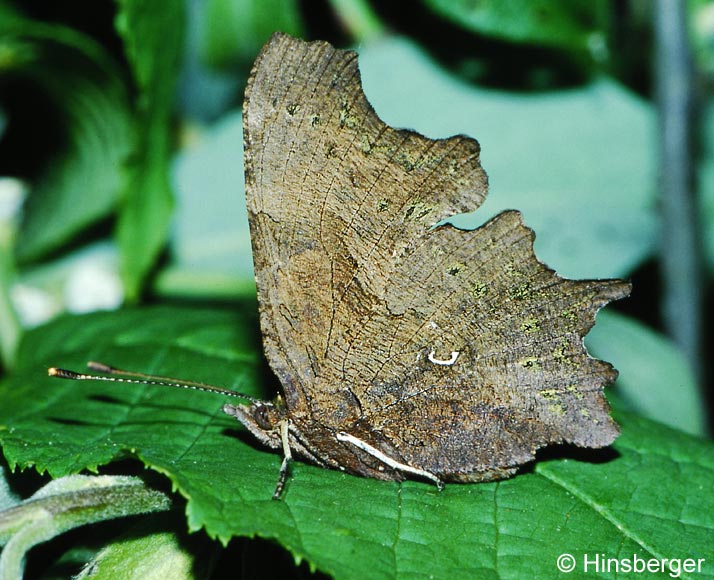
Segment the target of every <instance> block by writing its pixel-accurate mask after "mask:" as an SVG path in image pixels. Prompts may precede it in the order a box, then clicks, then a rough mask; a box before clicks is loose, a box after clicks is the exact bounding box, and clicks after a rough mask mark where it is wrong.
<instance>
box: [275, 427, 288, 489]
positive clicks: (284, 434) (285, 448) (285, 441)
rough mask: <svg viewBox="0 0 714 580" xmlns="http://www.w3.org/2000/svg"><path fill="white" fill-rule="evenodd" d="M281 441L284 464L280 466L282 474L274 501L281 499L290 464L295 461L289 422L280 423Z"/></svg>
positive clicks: (280, 474) (276, 487) (279, 477)
mask: <svg viewBox="0 0 714 580" xmlns="http://www.w3.org/2000/svg"><path fill="white" fill-rule="evenodd" d="M279 426H280V441H281V442H282V444H283V462H282V463H281V464H280V473H279V474H278V483H277V485H276V486H275V491H274V492H273V499H280V496H281V495H282V494H283V489H284V488H285V481H286V480H287V478H288V473H289V471H290V463H291V462H292V460H293V454H292V451H291V450H290V441H289V440H288V426H289V424H288V421H287V419H283V420H282V421H280V425H279Z"/></svg>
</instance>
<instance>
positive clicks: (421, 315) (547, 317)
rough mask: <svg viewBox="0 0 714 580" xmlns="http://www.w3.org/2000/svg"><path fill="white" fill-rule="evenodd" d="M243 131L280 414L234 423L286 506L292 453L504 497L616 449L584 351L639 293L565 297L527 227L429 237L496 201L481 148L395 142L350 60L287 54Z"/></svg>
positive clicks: (231, 409)
mask: <svg viewBox="0 0 714 580" xmlns="http://www.w3.org/2000/svg"><path fill="white" fill-rule="evenodd" d="M243 114H244V137H245V167H246V169H245V171H246V191H247V202H248V210H249V218H250V227H251V237H252V243H253V259H254V262H255V276H256V281H257V287H258V299H259V304H260V320H261V328H262V332H263V342H264V347H265V354H266V357H267V359H268V362H269V363H270V366H271V367H272V369H273V371H274V372H275V374H276V375H277V377H278V378H279V379H280V382H281V384H282V395H279V396H278V397H277V398H276V399H275V400H274V401H272V402H267V401H260V400H255V399H251V398H249V397H244V398H246V399H248V400H249V402H248V404H238V405H225V406H224V411H225V412H226V413H228V414H230V415H232V416H234V417H236V418H237V419H238V420H239V421H240V422H241V423H242V424H243V425H244V426H245V427H246V428H247V429H248V430H249V431H250V432H251V433H252V434H253V435H254V436H255V437H256V438H257V439H258V440H259V441H260V442H261V443H263V444H265V445H266V446H268V447H271V448H274V449H281V448H282V452H283V456H284V460H283V464H282V466H281V471H280V478H279V481H278V485H277V487H276V490H275V494H274V497H275V498H277V497H279V496H280V494H281V492H282V489H283V486H284V483H285V479H286V476H287V472H288V465H289V462H290V460H291V458H292V456H293V453H294V454H295V455H297V456H299V457H301V458H302V459H304V460H306V461H309V462H311V463H314V464H316V465H319V466H323V467H329V468H335V469H340V470H343V471H346V472H348V473H353V474H357V475H362V476H366V477H373V478H377V479H383V480H403V479H405V478H407V477H415V478H423V479H426V480H430V481H432V482H433V483H435V484H436V485H437V486H439V487H441V486H442V485H443V483H442V482H452V481H453V482H476V481H488V480H493V479H500V478H504V477H508V476H510V475H512V474H513V473H514V472H515V471H516V469H517V468H518V466H520V465H522V464H524V463H526V462H529V461H531V460H533V459H534V456H535V452H536V450H537V449H539V448H541V447H544V446H546V445H549V444H555V443H562V442H566V443H572V444H575V445H579V446H582V447H603V446H606V445H609V444H610V443H612V441H613V440H614V439H615V438H616V437H617V435H618V428H617V425H616V424H615V422H614V421H613V420H612V419H611V417H610V415H609V407H608V404H607V402H606V400H605V398H604V396H603V392H602V390H603V387H604V385H606V384H607V383H610V382H612V381H613V380H614V379H615V378H616V376H617V372H616V371H615V370H614V369H613V368H612V366H611V365H610V364H608V363H606V362H603V361H600V360H596V359H594V358H592V357H590V356H589V355H588V353H587V352H586V350H585V348H584V346H583V336H584V335H585V334H586V333H587V332H588V331H589V330H590V328H591V327H592V326H593V324H594V322H595V314H596V313H597V311H598V310H599V309H600V308H601V307H602V306H604V305H605V304H607V303H608V302H610V301H612V300H615V299H618V298H622V297H624V296H627V295H628V294H629V292H630V285H629V283H627V282H623V281H621V280H586V281H576V280H566V279H563V278H561V277H559V276H558V275H557V274H556V273H555V272H554V271H553V270H551V269H549V268H547V267H546V266H545V265H544V264H542V263H541V262H539V261H538V260H537V258H536V257H535V254H534V252H533V238H534V234H533V232H532V231H531V230H530V229H528V228H527V227H526V226H524V225H523V222H522V220H521V215H520V214H519V213H518V212H516V211H506V212H503V213H501V214H500V215H498V216H497V217H495V218H493V219H492V220H491V221H489V222H488V223H486V224H485V225H484V226H482V227H480V228H478V229H476V230H474V231H463V230H458V229H456V228H454V227H452V226H450V225H448V224H445V225H436V224H441V221H442V220H443V219H444V218H448V217H449V216H451V215H454V214H457V213H462V212H466V211H473V210H474V209H476V208H477V207H478V206H479V205H480V204H481V203H482V202H483V201H484V199H485V197H486V192H487V177H486V174H485V172H484V171H483V169H482V168H481V165H480V163H479V151H480V147H479V144H478V143H477V142H476V141H475V140H473V139H471V138H468V137H464V136H456V137H451V138H449V139H440V140H433V139H428V138H426V137H423V136H422V135H419V134H418V133H415V132H413V131H407V130H396V129H393V128H391V127H389V126H387V125H386V124H384V123H383V122H382V121H381V120H380V119H379V118H378V117H377V115H376V114H375V112H374V110H373V109H372V107H371V106H370V104H369V103H368V102H367V99H366V97H365V95H364V93H363V91H362V87H361V82H360V75H359V71H358V67H357V55H356V54H355V53H354V52H351V51H343V50H336V49H334V48H333V47H332V46H330V45H329V44H327V43H325V42H311V43H306V42H303V41H300V40H296V39H294V38H291V37H289V36H287V35H284V34H275V35H274V36H273V37H272V38H271V40H270V41H269V42H268V44H267V45H266V46H265V47H264V48H263V50H262V52H261V53H260V55H259V56H258V58H257V60H256V62H255V65H254V68H253V71H252V73H251V76H250V79H249V81H248V86H247V89H246V97H245V105H244V113H243ZM95 368H97V367H95ZM98 368H99V370H102V371H105V372H108V373H111V374H121V373H123V371H119V370H117V369H112V368H111V367H107V366H105V365H100V366H99V367H98ZM51 373H53V374H55V375H56V376H65V377H67V378H96V377H92V376H90V375H81V374H78V373H71V372H70V371H64V370H61V369H51ZM125 374H126V373H125ZM119 380H130V381H131V379H119ZM183 386H187V387H188V388H198V389H202V390H215V391H217V392H221V393H225V394H231V395H235V393H231V392H230V391H224V390H222V389H214V388H212V387H208V386H206V385H202V384H201V383H187V384H185V385H183ZM238 396H241V397H243V396H242V395H238Z"/></svg>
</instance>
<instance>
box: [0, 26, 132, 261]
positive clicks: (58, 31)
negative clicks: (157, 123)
mask: <svg viewBox="0 0 714 580" xmlns="http://www.w3.org/2000/svg"><path fill="white" fill-rule="evenodd" d="M0 52H1V53H2V54H3V58H2V59H1V60H2V64H0V82H2V84H3V87H4V88H3V94H4V97H5V98H11V96H12V95H16V96H15V97H14V98H15V99H18V98H22V99H24V100H27V99H28V97H27V95H28V94H32V93H34V94H35V95H38V97H39V98H41V99H42V101H41V102H45V105H44V107H43V108H42V110H39V109H38V110H25V111H21V113H22V115H27V118H22V117H20V118H18V119H17V120H16V123H17V124H18V126H20V127H25V126H26V128H25V130H26V131H36V132H37V131H39V132H38V133H37V135H35V138H36V139H39V142H33V141H32V140H30V139H27V138H25V139H27V141H28V142H33V148H32V151H28V152H27V153H26V154H28V155H37V154H38V152H39V154H45V155H48V160H47V162H46V163H45V164H44V166H43V169H42V171H41V173H40V175H39V177H38V178H37V180H36V181H35V182H34V183H33V184H32V189H31V193H30V196H29V198H28V200H27V202H26V204H25V207H24V211H23V213H24V219H23V223H22V227H21V229H20V231H19V234H18V238H17V246H16V252H17V256H18V259H20V260H22V261H30V260H37V259H38V258H41V257H43V256H45V255H47V254H48V253H50V252H53V251H56V250H57V248H58V246H60V245H61V244H63V243H65V242H67V241H68V240H70V239H72V238H73V237H75V236H76V235H77V234H78V233H79V232H80V231H81V230H82V229H84V228H86V227H87V226H88V225H91V224H92V223H94V222H96V221H97V220H99V219H101V218H103V217H105V216H107V215H108V214H109V213H110V212H111V211H112V209H113V208H114V206H115V204H116V202H117V199H118V196H119V193H120V189H121V186H122V184H123V178H124V174H123V170H122V168H123V164H124V162H125V160H126V157H127V155H128V153H129V151H130V147H131V139H132V134H131V127H132V125H131V118H130V111H129V102H128V97H127V94H126V90H125V88H124V86H123V84H122V83H121V72H120V69H119V68H118V65H117V64H116V63H115V62H114V61H113V60H112V59H111V57H110V56H109V55H108V54H107V53H106V52H105V51H104V49H103V48H102V47H101V46H99V45H98V44H97V43H96V42H94V41H93V40H92V39H91V38H89V37H87V36H84V35H82V34H80V33H77V32H75V31H73V30H70V29H67V28H64V27H61V26H53V25H46V24H41V23H37V22H32V21H28V20H23V19H13V20H11V21H10V22H9V23H8V22H6V23H4V25H3V30H2V37H1V38H0ZM15 112H17V113H18V114H19V113H20V111H19V110H17V109H16V108H9V109H8V113H9V114H12V113H15ZM40 123H41V127H40V128H39V129H38V128H37V127H35V124H40ZM47 142H50V143H54V145H53V146H52V150H51V151H45V150H44V149H43V146H44V147H47V145H46V143H47ZM14 153H15V155H20V156H22V155H24V154H25V153H24V152H23V151H18V150H16V151H15V152H14ZM18 161H20V160H18ZM24 163H27V162H26V161H24Z"/></svg>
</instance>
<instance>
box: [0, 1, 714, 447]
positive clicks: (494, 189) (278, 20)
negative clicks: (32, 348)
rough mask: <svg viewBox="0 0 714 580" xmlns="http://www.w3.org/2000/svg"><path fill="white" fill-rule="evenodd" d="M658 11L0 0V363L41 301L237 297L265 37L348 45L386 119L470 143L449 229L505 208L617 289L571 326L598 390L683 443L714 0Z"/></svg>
mask: <svg viewBox="0 0 714 580" xmlns="http://www.w3.org/2000/svg"><path fill="white" fill-rule="evenodd" d="M665 4H667V3H666V2H649V1H637V0H629V1H628V0H607V1H606V0H599V1H594V2H593V1H586V0H577V1H575V0H571V1H557V0H536V1H530V2H529V1H526V0H509V1H502V2H497V1H488V0H484V1H480V2H474V1H472V0H471V1H469V0H419V1H414V2H378V1H376V0H375V1H369V0H330V1H328V0H324V1H317V0H315V1H310V0H303V1H297V0H205V1H198V0H194V1H191V0H189V1H186V2H179V1H174V2H170V1H166V0H162V1H154V2H145V3H140V2H131V1H129V0H117V1H116V2H109V1H105V0H96V1H93V2H87V1H85V2H71V3H57V2H48V1H32V0H30V1H27V0H25V1H23V2H10V1H7V0H0V353H1V354H2V372H4V373H9V372H11V370H12V367H13V364H14V360H15V358H14V355H15V353H16V351H17V347H18V344H19V341H20V340H21V337H22V334H23V332H24V331H25V330H27V329H29V328H32V327H35V326H38V325H40V324H42V323H43V322H46V321H48V320H50V319H52V318H53V317H56V316H58V315H59V314H61V313H64V312H70V313H83V312H90V311H93V310H98V309H115V308H120V307H121V306H122V305H123V304H137V303H138V304H147V303H164V302H175V301H182V302H190V303H199V304H203V305H205V304H216V303H219V304H223V305H225V304H226V303H228V304H231V303H233V302H238V301H245V300H246V299H248V300H250V298H251V297H252V296H254V293H255V287H254V282H253V274H252V263H251V253H250V239H249V235H248V225H247V216H246V210H245V203H244V185H243V157H242V156H243V153H242V151H243V150H242V129H241V110H240V107H241V103H242V98H243V88H244V85H245V81H246V78H247V75H248V73H249V71H250V67H251V65H252V62H253V59H254V58H255V56H256V55H257V53H258V51H259V50H260V48H261V46H262V45H263V43H264V42H265V41H266V40H267V39H268V37H269V36H270V34H271V33H272V32H274V31H276V30H281V31H284V32H288V33H291V34H293V35H296V36H299V37H302V38H305V39H324V40H328V41H330V42H332V43H333V44H335V45H337V46H339V47H343V48H353V49H355V50H357V51H358V52H359V54H360V69H361V72H362V77H363V82H364V87H365V92H366V94H367V96H368V99H369V100H370V102H371V103H372V104H373V106H374V108H375V109H376V111H377V113H378V114H379V115H380V117H381V118H382V119H383V120H384V121H385V122H387V123H388V124H390V125H393V126H397V127H407V128H411V129H415V130H417V131H419V132H421V133H423V134H425V135H427V136H429V137H446V136H449V135H453V134H456V133H465V134H468V135H470V136H473V137H475V138H476V139H478V140H479V142H480V143H481V146H482V163H483V165H484V168H485V169H486V171H487V173H488V175H489V180H490V188H491V189H490V196H489V198H488V200H487V202H486V203H485V204H484V206H482V207H481V208H480V209H479V211H478V212H475V213H474V215H466V216H459V217H458V218H455V220H454V221H455V222H456V223H457V224H458V225H460V226H463V227H476V226H478V225H479V224H481V223H483V222H485V221H486V220H487V219H488V218H489V217H491V216H493V215H494V214H495V213H497V212H498V211H500V210H502V209H506V208H515V209H519V210H521V211H522V212H523V213H524V215H525V220H526V223H527V224H528V225H529V226H531V227H532V228H533V229H534V230H535V231H536V234H537V240H536V253H537V255H538V257H539V258H540V259H541V260H542V261H544V262H545V263H547V264H548V265H549V266H551V267H552V268H554V269H555V270H556V271H558V273H560V274H561V275H563V276H567V277H577V278H593V277H600V278H603V277H624V278H629V279H631V280H632V281H633V284H634V291H633V294H632V297H631V298H630V299H629V300H627V301H623V302H622V303H619V304H617V305H614V307H609V308H608V309H607V311H606V312H603V313H602V314H601V315H599V317H598V325H597V326H596V327H595V329H594V330H593V331H592V332H591V333H590V335H589V336H588V339H587V343H588V345H589V347H590V349H591V351H592V352H593V353H594V354H596V355H598V356H601V357H603V358H606V359H607V360H610V361H612V362H613V363H614V364H615V366H616V367H617V368H618V369H619V370H620V372H621V376H620V379H619V381H618V383H617V385H616V387H615V389H614V391H613V397H614V398H616V399H617V400H618V401H619V403H620V404H621V405H623V406H624V407H625V408H629V409H631V410H633V411H635V412H637V413H640V414H642V415H643V416H646V417H649V418H652V419H655V420H657V421H661V422H664V423H667V424H669V425H671V426H673V427H675V428H676V429H679V430H682V431H686V432H689V433H693V434H698V435H702V436H707V435H708V434H710V433H711V422H710V417H711V401H712V396H711V393H712V388H711V385H712V376H713V373H712V370H713V366H712V357H711V355H710V349H709V346H708V345H709V342H710V340H711V330H710V325H709V324H708V322H709V321H710V320H711V317H710V315H709V312H710V309H711V304H712V293H711V280H712V276H711V274H712V271H713V270H714V106H713V103H712V96H713V95H714V2H705V1H703V0H692V1H690V2H682V3H679V6H680V8H681V11H680V15H681V16H682V19H681V21H680V20H677V19H676V18H673V17H672V16H671V15H669V16H667V15H666V14H665V13H664V12H663V11H664V8H663V5H665ZM669 4H678V3H672V2H670V3H669ZM663 22H669V23H671V24H673V26H670V27H669V28H667V27H666V26H663V25H662V23H663ZM671 95H673V96H671ZM682 111H683V114H679V116H678V112H679V113H682ZM672 133H674V134H675V135H679V136H680V137H682V139H680V142H679V143H676V142H675V143H674V145H672V146H670V145H671V142H672V139H669V136H671V134H672ZM675 141H676V140H675ZM680 175H681V178H679V180H677V176H680ZM673 182H674V183H673ZM673 190H674V191H673Z"/></svg>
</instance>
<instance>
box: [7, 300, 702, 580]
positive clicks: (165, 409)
mask: <svg viewBox="0 0 714 580" xmlns="http://www.w3.org/2000/svg"><path fill="white" fill-rule="evenodd" d="M253 310H254V305H253V306H252V307H247V310H246V311H237V312H226V311H217V310H194V309H185V308H169V307H162V308H150V309H141V310H124V311H120V312H117V313H112V314H95V315H89V316H84V317H66V318H63V319H61V320H59V321H56V322H54V323H52V324H50V325H48V326H47V327H44V328H42V329H38V330H36V331H33V332H31V333H29V334H28V335H27V336H26V339H25V341H24V342H23V345H22V348H21V350H20V356H19V359H18V365H17V372H15V373H14V375H13V376H12V378H11V379H10V380H8V381H6V382H5V383H3V384H2V385H0V389H2V391H1V395H0V396H2V400H3V405H2V407H0V441H2V445H3V451H4V454H5V456H6V458H7V459H8V461H9V463H10V465H13V466H15V465H17V466H20V467H28V466H30V465H34V466H35V467H36V468H37V469H38V470H40V471H44V470H49V472H50V473H51V474H52V475H54V476H60V475H65V474H67V473H74V472H78V471H80V470H82V469H84V468H90V469H94V468H96V467H97V466H99V465H103V464H105V463H107V462H109V461H111V460H113V459H116V458H120V457H127V456H131V457H137V458H139V459H140V460H141V461H143V462H144V463H145V464H146V465H147V466H149V467H150V468H152V469H154V470H156V471H158V472H160V473H163V474H165V475H166V476H167V477H169V478H170V479H171V481H172V482H173V484H174V485H175V487H176V489H177V490H178V491H179V492H180V493H181V494H182V495H183V496H185V497H186V498H187V500H188V503H187V508H186V509H187V517H188V522H189V526H190V528H191V529H198V528H205V529H206V531H207V532H208V533H209V534H210V535H211V536H218V537H219V538H221V539H222V540H223V541H227V540H228V539H229V538H230V537H232V536H236V535H238V536H254V535H259V536H262V537H266V538H275V539H276V541H278V542H279V543H280V544H281V545H283V546H285V547H286V548H287V549H288V550H290V551H291V552H292V553H293V554H294V555H295V556H296V557H298V558H304V559H306V560H308V561H309V562H310V563H311V564H312V565H313V566H315V567H317V568H318V569H320V570H322V571H324V572H327V573H329V574H332V575H334V576H335V577H336V578H345V579H346V578H364V577H365V576H369V577H371V578H400V577H415V576H420V575H421V576H424V577H428V576H430V575H433V576H434V577H449V576H454V575H458V576H460V577H464V576H466V577H479V578H522V577H524V576H525V575H527V576H530V577H537V578H542V577H553V576H555V574H557V572H556V568H555V564H556V558H557V557H558V555H559V554H561V553H563V552H569V553H571V554H573V555H574V556H575V557H576V559H577V560H578V562H579V563H580V564H579V565H581V564H582V559H583V558H584V557H585V554H590V555H591V556H592V555H594V554H605V555H607V556H608V557H613V558H615V557H628V556H629V557H632V554H637V555H638V557H640V558H646V559H648V558H660V557H667V558H677V557H678V558H686V557H692V558H709V559H711V557H712V553H711V537H712V534H713V533H714V496H712V494H710V493H708V492H707V490H710V489H712V486H714V446H712V444H711V443H710V442H704V441H702V440H699V439H696V438H693V437H691V436H688V435H685V434H683V433H681V432H677V431H674V430H671V429H669V428H667V427H664V426H663V425H660V424H657V423H654V422H651V421H648V420H645V419H641V418H638V417H637V416H636V415H633V414H630V413H618V414H617V416H616V418H617V419H618V420H619V422H620V423H621V425H622V435H621V437H620V438H619V439H618V440H617V442H616V443H615V445H614V447H613V451H612V452H607V451H604V452H602V451H601V452H596V451H585V450H584V451H579V452H577V453H571V452H569V451H567V450H561V451H560V452H559V451H557V450H555V451H552V452H550V453H548V454H544V456H543V458H542V460H541V462H539V463H537V464H536V467H535V469H534V470H533V471H529V470H527V469H526V470H525V473H523V474H521V475H518V476H517V477H515V478H513V479H511V480H507V481H503V482H498V483H488V484H475V485H458V484H453V485H447V486H446V489H445V490H444V491H443V492H441V493H440V492H438V491H437V490H436V489H435V488H434V487H433V486H431V485H429V484H425V483H420V482H411V481H410V482H405V483H402V484H399V483H390V482H379V481H375V480H369V479H364V478H358V477H353V476H349V475H346V474H343V473H340V472H337V471H330V470H325V469H320V468H317V467H313V466H310V465H306V464H303V463H299V462H298V463H295V464H294V466H293V470H292V477H291V479H290V481H289V483H288V487H287V490H286V494H285V497H284V499H283V500H281V501H272V500H271V499H270V497H271V494H272V491H273V488H274V485H275V482H276V478H277V473H278V468H279V465H280V457H279V456H278V455H276V454H274V453H270V452H267V451H266V450H264V449H262V448H261V447H260V446H259V445H257V444H255V443H252V442H251V441H250V439H249V438H248V436H247V434H246V432H245V431H243V430H242V428H240V427H239V425H238V424H237V423H235V422H234V421H232V420H230V419H229V418H228V417H227V416H225V415H223V414H222V412H221V410H220V408H221V405H222V404H223V402H224V401H223V400H222V397H219V396H212V395H210V394H205V393H195V392H190V391H180V390H167V389H162V388H159V387H148V386H138V385H121V384H107V383H88V382H81V383H77V382H70V381H66V382H65V381H58V380H53V379H49V378H46V377H44V376H43V375H44V374H45V370H44V367H45V366H50V365H58V366H69V367H73V366H77V365H80V364H82V362H83V361H85V360H87V359H98V360H103V361H104V362H107V363H110V364H115V365H116V366H119V367H123V368H130V369H133V370H143V371H148V372H155V373H161V374H168V375H169V376H171V375H173V376H177V375H178V376H182V377H185V378H188V379H194V380H200V381H206V382H211V383H214V384H218V385H222V386H226V387H229V388H232V389H235V390H239V391H243V392H246V393H249V394H254V395H258V396H265V392H264V391H265V390H266V387H268V386H269V385H267V384H265V379H264V378H263V377H264V375H263V374H262V372H261V365H260V357H259V352H258V347H257V345H258V344H259V342H258V332H257V321H256V317H255V316H254V314H252V312H253ZM38 393H42V394H43V396H38ZM547 457H550V459H548V458H547ZM665 498H666V499H665ZM581 572H582V570H581ZM707 576H708V577H711V576H712V569H711V566H710V565H708V567H706V568H705V569H703V571H702V574H701V576H700V577H707ZM583 577H585V574H583ZM600 577H604V578H614V577H616V574H615V573H610V574H607V573H603V574H601V575H600Z"/></svg>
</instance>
